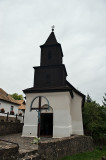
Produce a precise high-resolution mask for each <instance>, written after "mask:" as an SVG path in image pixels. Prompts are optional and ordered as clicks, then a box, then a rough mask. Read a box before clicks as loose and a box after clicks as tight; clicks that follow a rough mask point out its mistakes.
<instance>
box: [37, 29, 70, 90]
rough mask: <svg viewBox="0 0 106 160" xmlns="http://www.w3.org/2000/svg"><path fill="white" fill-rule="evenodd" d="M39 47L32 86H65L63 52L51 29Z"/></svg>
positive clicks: (65, 74)
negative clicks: (39, 56) (38, 59)
mask: <svg viewBox="0 0 106 160" xmlns="http://www.w3.org/2000/svg"><path fill="white" fill-rule="evenodd" d="M40 47H41V60H40V66H39V67H34V69H35V75H34V87H35V88H39V87H40V88H42V89H43V88H53V87H60V86H65V83H66V76H67V72H66V68H65V66H64V64H62V58H63V52H62V48H61V44H59V43H58V42H57V40H56V37H55V34H54V30H53V29H52V32H51V34H50V35H49V37H48V39H47V40H46V42H45V43H44V44H43V45H41V46H40Z"/></svg>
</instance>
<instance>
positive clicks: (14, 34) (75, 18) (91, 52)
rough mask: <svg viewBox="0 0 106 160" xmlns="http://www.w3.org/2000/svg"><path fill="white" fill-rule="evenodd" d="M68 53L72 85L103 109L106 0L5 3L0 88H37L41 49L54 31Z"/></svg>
mask: <svg viewBox="0 0 106 160" xmlns="http://www.w3.org/2000/svg"><path fill="white" fill-rule="evenodd" d="M52 25H54V26H55V30H54V33H55V35H56V38H57V41H58V42H59V43H61V46H62V50H63V54H64V57H63V63H64V64H65V66H66V70H67V73H68V77H67V80H68V81H69V82H70V83H71V84H72V85H73V86H74V87H75V88H76V89H78V90H79V91H81V92H82V93H83V94H85V95H87V94H89V95H90V96H91V97H92V99H93V100H95V101H97V103H100V104H102V100H103V96H104V93H106V0H53V1H50V0H45V1H44V0H0V88H2V89H4V90H5V91H6V92H7V93H10V94H12V93H18V94H23V92H22V90H24V89H26V88H30V87H33V79H34V69H33V67H34V66H39V65H40V53H41V52H40V47H39V46H40V45H42V44H44V43H45V41H46V40H47V38H48V36H49V34H50V33H51V26H52Z"/></svg>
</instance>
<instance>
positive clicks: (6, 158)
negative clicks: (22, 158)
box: [0, 141, 19, 160]
mask: <svg viewBox="0 0 106 160" xmlns="http://www.w3.org/2000/svg"><path fill="white" fill-rule="evenodd" d="M18 155H19V152H18V146H17V145H15V144H11V143H7V142H3V141H0V160H16V159H17V157H18Z"/></svg>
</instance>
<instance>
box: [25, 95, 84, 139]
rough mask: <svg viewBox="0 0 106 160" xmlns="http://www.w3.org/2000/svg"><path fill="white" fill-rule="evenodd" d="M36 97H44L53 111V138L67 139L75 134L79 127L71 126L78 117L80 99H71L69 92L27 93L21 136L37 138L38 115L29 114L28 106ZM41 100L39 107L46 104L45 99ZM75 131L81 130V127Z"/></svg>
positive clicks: (34, 104) (36, 102) (36, 104)
mask: <svg viewBox="0 0 106 160" xmlns="http://www.w3.org/2000/svg"><path fill="white" fill-rule="evenodd" d="M36 96H45V97H46V98H47V99H48V100H49V103H50V106H51V107H52V109H53V138H60V137H69V136H70V135H71V134H74V133H75V129H76V128H77V127H79V126H78V125H76V127H74V126H73V125H74V124H75V123H76V118H77V116H78V117H79V116H80V114H78V115H77V110H78V107H79V108H81V103H80V102H81V100H80V99H81V98H79V97H76V98H75V96H74V99H72V98H71V96H70V93H69V92H54V93H27V94H26V112H25V119H24V127H23V134H22V135H23V136H37V125H38V113H37V112H36V111H35V110H33V111H31V112H30V104H31V102H32V100H33V99H34V98H35V97H36ZM42 100H43V101H42V104H41V105H44V104H47V102H46V100H45V99H42ZM74 101H78V102H74ZM33 106H34V107H38V99H36V100H35V101H34V103H33ZM74 107H75V108H76V109H74ZM75 110H76V112H75ZM74 116H75V118H73V117H74ZM72 118H73V119H72ZM76 130H82V126H81V128H80V127H79V128H78V129H76ZM76 133H77V132H76ZM80 133H81V132H80ZM80 133H79V132H78V134H80Z"/></svg>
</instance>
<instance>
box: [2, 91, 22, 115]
mask: <svg viewBox="0 0 106 160" xmlns="http://www.w3.org/2000/svg"><path fill="white" fill-rule="evenodd" d="M18 106H19V103H18V102H17V101H16V100H15V99H14V98H12V97H11V96H10V95H9V94H8V93H6V92H5V91H4V90H3V89H2V88H0V111H1V109H2V108H4V110H5V113H7V112H9V113H10V111H14V114H18Z"/></svg>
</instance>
